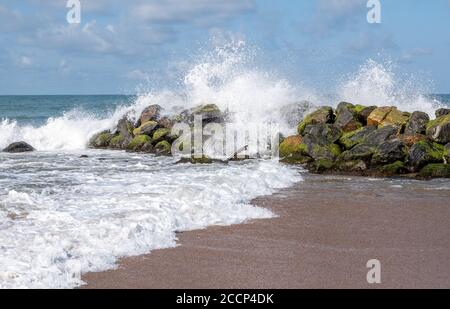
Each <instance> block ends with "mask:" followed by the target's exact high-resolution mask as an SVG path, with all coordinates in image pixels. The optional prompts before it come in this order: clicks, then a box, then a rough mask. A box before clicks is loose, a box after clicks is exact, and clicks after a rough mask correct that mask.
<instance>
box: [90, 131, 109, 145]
mask: <svg viewBox="0 0 450 309" xmlns="http://www.w3.org/2000/svg"><path fill="white" fill-rule="evenodd" d="M113 136H114V135H112V134H111V133H110V132H109V131H104V132H100V133H98V134H95V135H94V136H93V137H92V138H91V139H90V141H89V147H91V148H107V147H108V146H109V143H110V142H111V139H112V138H113Z"/></svg>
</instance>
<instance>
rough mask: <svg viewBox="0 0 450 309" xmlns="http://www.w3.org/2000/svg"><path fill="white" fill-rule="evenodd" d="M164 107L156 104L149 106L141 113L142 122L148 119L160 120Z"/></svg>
mask: <svg viewBox="0 0 450 309" xmlns="http://www.w3.org/2000/svg"><path fill="white" fill-rule="evenodd" d="M161 110H162V107H161V106H159V105H157V104H154V105H150V106H147V107H146V108H145V109H144V110H143V111H142V113H141V117H140V118H139V120H140V124H143V123H146V122H147V121H158V120H159V117H160V113H161Z"/></svg>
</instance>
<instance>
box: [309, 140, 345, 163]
mask: <svg viewBox="0 0 450 309" xmlns="http://www.w3.org/2000/svg"><path fill="white" fill-rule="evenodd" d="M303 144H305V146H302V147H305V150H306V151H305V152H306V154H307V155H308V156H310V157H312V158H314V159H315V160H318V159H328V160H336V158H337V157H338V156H339V155H340V154H341V148H340V147H339V145H337V144H334V143H330V142H329V141H328V140H327V139H326V138H324V137H318V136H314V135H311V134H307V135H305V136H304V137H303Z"/></svg>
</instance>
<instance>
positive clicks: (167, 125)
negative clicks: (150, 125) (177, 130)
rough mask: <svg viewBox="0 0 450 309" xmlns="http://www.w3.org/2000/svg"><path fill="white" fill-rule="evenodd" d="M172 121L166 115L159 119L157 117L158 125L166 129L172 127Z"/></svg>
mask: <svg viewBox="0 0 450 309" xmlns="http://www.w3.org/2000/svg"><path fill="white" fill-rule="evenodd" d="M174 123H175V122H174V121H173V120H172V119H171V118H169V117H167V116H164V117H161V119H159V121H158V124H159V126H160V127H163V128H166V129H172V127H173V125H174Z"/></svg>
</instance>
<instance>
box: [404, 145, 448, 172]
mask: <svg viewBox="0 0 450 309" xmlns="http://www.w3.org/2000/svg"><path fill="white" fill-rule="evenodd" d="M445 155H446V149H445V147H444V146H443V145H441V144H438V143H434V142H430V141H420V142H418V143H416V144H414V145H413V146H412V147H411V149H410V150H409V154H408V163H409V165H411V166H412V167H414V169H416V170H417V169H419V168H421V167H423V166H424V165H426V164H429V163H442V162H444V158H445Z"/></svg>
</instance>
